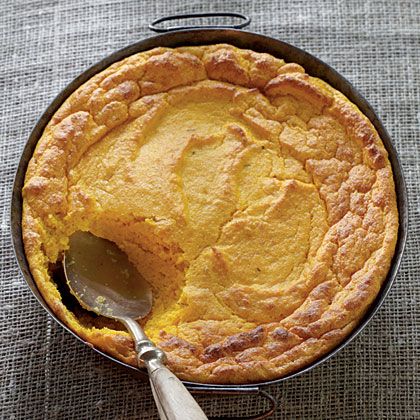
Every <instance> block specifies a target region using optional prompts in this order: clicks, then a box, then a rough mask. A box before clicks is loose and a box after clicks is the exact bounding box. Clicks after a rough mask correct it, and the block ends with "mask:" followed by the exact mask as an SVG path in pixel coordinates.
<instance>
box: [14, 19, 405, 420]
mask: <svg viewBox="0 0 420 420" xmlns="http://www.w3.org/2000/svg"><path fill="white" fill-rule="evenodd" d="M231 15H232V14H231ZM234 16H236V17H241V16H242V15H239V14H234ZM178 17H179V16H178ZM181 17H191V16H190V15H188V16H181ZM172 18H173V17H170V18H169V19H159V20H158V21H155V22H154V23H153V24H152V25H151V28H152V29H154V30H156V28H155V27H154V26H153V25H154V24H155V23H159V22H162V21H164V20H172ZM244 18H246V17H244ZM246 19H247V23H249V18H246ZM167 30H168V29H162V28H159V29H158V31H160V32H162V31H167ZM217 43H228V44H232V45H235V46H237V47H239V48H245V49H251V50H254V51H257V52H265V53H268V54H271V55H273V56H275V57H279V58H283V59H284V60H285V61H286V62H295V63H298V64H300V65H302V66H303V67H304V68H305V70H306V72H307V73H308V74H310V75H312V76H315V77H318V78H320V79H322V80H324V81H326V82H327V83H329V84H330V85H331V86H333V87H334V88H335V89H337V90H339V91H341V92H342V93H343V94H344V95H346V96H347V98H349V99H350V101H352V102H353V103H355V104H356V105H357V106H358V107H359V108H360V110H361V111H362V112H363V113H364V114H365V115H366V116H367V117H368V118H369V119H370V121H371V122H372V124H373V125H374V126H375V128H376V130H377V131H378V133H379V135H380V137H381V139H382V141H383V143H384V145H385V147H386V149H387V151H388V154H389V159H390V162H391V165H392V169H393V174H394V181H395V188H396V193H397V205H398V211H399V223H400V225H399V232H398V241H397V245H396V249H395V255H394V257H393V260H392V265H391V268H390V270H389V273H388V275H387V278H386V279H385V281H384V283H383V285H382V288H381V290H380V292H379V294H378V295H377V297H376V299H375V301H374V302H373V303H372V305H371V306H370V308H369V310H368V312H367V313H366V315H365V316H364V318H363V319H362V320H361V322H360V323H359V325H358V326H357V327H356V328H355V329H354V330H353V332H352V333H351V334H350V335H349V336H348V337H347V338H346V339H345V340H343V342H341V343H340V344H339V345H338V346H337V347H336V348H334V349H333V350H332V351H330V352H329V353H328V354H326V355H324V356H322V357H321V358H319V359H318V360H317V361H315V362H313V363H311V364H310V365H308V366H306V367H304V368H302V369H300V370H298V371H297V372H294V373H292V374H290V375H287V376H284V377H282V378H279V379H276V380H272V381H265V382H260V383H251V384H243V385H213V384H203V383H194V382H188V381H184V383H185V384H186V385H187V386H188V387H189V388H190V389H191V390H192V391H193V392H197V393H211V392H217V393H232V394H237V393H243V392H245V393H251V394H252V393H259V394H261V393H262V394H265V395H264V396H265V397H267V398H269V396H267V394H266V393H265V392H264V391H263V390H261V387H265V386H267V385H272V384H278V383H281V382H283V381H286V380H288V379H290V378H293V377H296V376H298V375H301V374H303V373H305V372H308V371H310V370H311V369H313V368H315V367H316V366H318V365H320V364H321V363H324V362H325V361H327V360H328V359H330V358H331V357H332V356H334V355H335V354H336V353H337V352H339V351H340V350H341V349H342V348H344V347H345V346H347V345H348V344H349V343H350V342H351V341H352V340H353V339H354V338H355V337H356V336H357V335H358V334H360V332H361V331H362V330H363V329H364V328H365V327H366V325H367V324H368V322H369V321H370V320H371V319H372V317H373V316H374V315H375V313H376V312H377V311H378V309H379V308H380V306H381V305H382V303H383V301H384V299H385V297H386V296H387V294H388V292H389V290H390V288H391V286H392V284H393V282H394V280H395V278H396V275H397V271H398V268H399V266H400V263H401V259H402V255H403V251H404V247H405V243H406V239H407V229H408V199H407V191H406V186H405V181H404V176H403V173H402V169H401V164H400V162H399V159H398V156H397V152H396V150H395V148H394V146H393V144H392V141H391V139H390V136H389V134H388V133H387V131H386V129H385V127H384V125H383V124H382V122H381V120H380V119H379V117H378V116H377V115H376V114H375V112H374V110H373V109H372V107H371V106H370V105H369V103H368V102H367V101H366V99H365V98H364V97H363V96H362V95H361V94H360V93H359V92H358V91H357V90H356V89H355V88H354V87H353V86H352V85H351V83H350V82H348V81H347V80H346V79H345V78H344V77H343V76H341V75H340V74H339V73H337V72H336V71H335V70H334V69H332V68H331V67H330V66H329V65H328V64H326V63H324V62H322V61H321V60H319V59H318V58H316V57H314V56H312V55H311V54H309V53H307V52H305V51H303V50H301V49H299V48H297V47H294V46H292V45H290V44H287V43H285V42H283V41H280V40H277V39H274V38H270V37H267V36H264V35H260V34H256V33H252V32H247V31H242V30H238V29H227V28H226V27H225V26H223V27H222V28H220V27H213V28H209V27H206V28H205V29H203V28H190V29H187V30H185V29H182V30H179V29H178V27H175V28H171V29H170V31H169V32H167V33H165V34H162V35H158V36H154V37H150V38H147V39H144V40H142V41H139V42H137V43H135V44H133V45H130V46H128V47H126V48H123V49H122V50H119V51H117V52H115V53H113V54H111V55H110V56H108V57H106V58H105V59H103V60H102V61H100V62H99V63H97V64H95V65H94V66H92V67H90V68H89V69H88V70H86V71H85V72H83V73H82V74H81V75H80V76H79V77H77V78H76V79H75V80H73V81H72V82H71V83H70V84H69V85H68V86H67V87H66V88H65V89H64V90H63V91H62V92H61V93H60V94H59V95H58V96H57V97H56V98H55V99H54V101H53V102H52V103H51V105H50V106H49V107H48V108H47V110H46V111H45V112H44V114H43V115H42V116H41V118H40V119H39V120H38V122H37V124H36V126H35V127H34V129H33V131H32V133H31V135H30V137H29V140H28V141H27V143H26V145H25V147H24V150H23V153H22V156H21V159H20V163H19V166H18V169H17V172H16V176H15V181H14V186H13V193H12V202H11V233H12V240H13V246H14V250H15V254H16V259H17V261H18V264H19V267H20V269H21V272H22V274H23V277H24V279H25V281H26V282H27V284H28V286H29V287H30V289H31V290H32V292H33V294H34V295H35V296H36V298H37V299H38V301H39V303H40V304H41V305H42V306H43V307H44V309H45V310H46V311H47V312H48V313H49V314H50V316H51V317H52V318H54V319H55V321H57V322H58V323H59V324H60V325H61V326H62V327H63V328H65V329H66V330H67V331H69V332H70V333H71V334H73V335H75V336H76V337H77V338H78V339H79V340H81V341H83V340H82V339H81V338H80V337H79V336H77V335H76V334H75V333H74V332H73V331H71V330H70V329H69V328H68V327H67V326H66V325H64V324H63V322H62V321H60V320H59V319H58V317H57V316H56V315H55V314H54V313H53V311H52V310H51V309H50V307H49V306H48V303H47V302H46V301H45V300H44V299H43V297H42V296H41V294H40V292H39V290H38V289H37V286H36V284H35V281H34V279H33V277H32V275H31V272H30V270H29V266H28V261H27V260H26V257H25V252H24V247H23V241H22V228H21V222H22V194H21V191H22V187H23V183H24V178H25V173H26V169H27V165H28V162H29V160H30V159H31V157H32V154H33V151H34V149H35V146H36V144H37V142H38V140H39V138H40V137H41V135H42V133H43V131H44V128H45V126H46V125H47V123H48V122H49V120H50V119H51V117H52V116H53V115H54V113H55V112H56V111H57V110H58V108H59V107H60V106H61V105H62V103H63V102H64V101H65V100H66V99H67V97H68V96H69V95H70V94H71V93H72V92H74V91H75V90H76V89H77V88H78V87H79V86H81V85H82V84H83V83H85V82H86V81H87V80H89V79H90V78H91V77H92V76H94V75H95V74H96V73H98V72H100V71H102V70H104V69H105V68H107V67H108V66H110V65H111V64H112V63H114V62H116V61H119V60H122V59H123V58H125V57H128V56H130V55H132V54H135V53H138V52H141V51H146V50H149V49H152V48H155V47H179V46H192V45H208V44H217ZM86 344H88V343H86ZM90 347H92V346H90ZM94 350H95V351H96V352H98V353H100V354H102V355H103V356H105V357H107V358H108V359H110V360H112V361H113V362H114V363H116V364H118V365H121V366H123V367H125V368H126V369H129V370H131V371H132V372H133V373H135V374H136V375H139V376H140V377H141V378H143V379H146V378H147V374H146V373H145V371H143V370H142V369H137V368H134V367H132V366H130V365H127V364H125V363H123V362H121V361H119V360H117V359H115V358H113V357H111V356H109V355H107V354H105V353H103V352H101V351H99V350H97V349H94ZM255 418H257V417H255ZM258 418H262V417H258Z"/></svg>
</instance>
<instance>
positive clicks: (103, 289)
mask: <svg viewBox="0 0 420 420" xmlns="http://www.w3.org/2000/svg"><path fill="white" fill-rule="evenodd" d="M69 241H70V247H69V249H68V250H67V251H66V252H65V254H64V259H63V266H64V273H65V276H66V280H67V283H68V285H69V287H70V290H71V292H72V293H73V294H74V296H76V298H77V299H78V301H79V302H80V304H81V305H82V306H83V307H84V308H86V309H88V310H90V311H93V312H95V313H97V314H98V315H103V316H106V317H108V318H113V319H116V320H118V321H120V322H121V323H123V324H124V325H125V327H126V328H127V330H128V331H129V332H130V334H131V336H132V337H133V340H134V343H135V349H136V353H137V360H138V363H139V364H140V365H141V364H144V365H145V366H146V368H147V371H148V373H149V379H150V385H151V387H152V391H153V396H154V398H155V402H156V405H157V408H158V411H159V415H160V418H161V419H163V420H204V419H207V417H206V415H205V414H204V413H203V411H202V410H201V408H200V406H199V405H198V404H197V402H196V401H195V399H194V398H193V397H192V395H191V394H190V393H189V391H188V390H187V388H185V386H184V385H183V383H182V382H181V381H180V380H179V379H178V378H177V377H176V376H175V375H174V374H173V373H172V372H171V371H170V370H169V369H168V368H167V367H166V366H165V365H164V363H165V360H166V357H165V353H164V352H163V351H162V350H160V349H159V348H157V347H156V346H155V345H154V344H153V343H152V342H151V341H150V340H149V339H148V338H147V336H146V334H145V333H144V331H143V330H142V328H141V327H140V325H139V324H138V323H137V322H136V321H135V320H136V319H139V318H143V317H144V316H146V315H147V314H148V313H149V312H150V310H151V308H152V291H151V289H150V286H149V284H148V283H147V282H146V281H145V280H144V278H143V277H142V276H141V275H140V273H139V272H138V271H137V269H136V268H135V267H134V266H133V265H132V264H131V262H130V261H129V260H128V257H127V255H126V254H125V253H124V252H123V251H121V250H120V249H119V248H118V247H117V245H116V244H115V243H113V242H111V241H108V240H106V239H102V238H99V237H97V236H95V235H93V234H91V233H88V232H76V233H74V234H73V235H72V236H71V237H70V240H69Z"/></svg>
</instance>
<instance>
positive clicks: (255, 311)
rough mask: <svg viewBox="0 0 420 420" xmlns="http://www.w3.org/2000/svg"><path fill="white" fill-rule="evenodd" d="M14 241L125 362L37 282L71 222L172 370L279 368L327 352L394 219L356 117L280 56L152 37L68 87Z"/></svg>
mask: <svg viewBox="0 0 420 420" xmlns="http://www.w3.org/2000/svg"><path fill="white" fill-rule="evenodd" d="M22 223H23V240H24V244H25V251H26V255H27V258H28V261H29V264H30V268H31V271H32V275H33V277H34V278H35V281H36V284H37V286H38V288H39V290H40V292H41V293H42V295H43V296H44V298H45V299H46V301H47V302H48V304H49V305H50V307H51V308H52V310H53V311H54V312H55V313H56V315H57V316H58V317H59V318H60V319H61V320H62V321H63V322H65V323H66V324H67V325H68V326H69V327H70V328H71V329H72V330H73V331H75V332H76V333H77V334H78V335H79V336H80V337H82V338H83V339H84V340H86V341H88V342H90V343H91V344H92V345H93V346H95V347H96V348H98V349H100V350H102V351H105V352H107V353H108V354H110V355H112V356H114V357H116V358H118V359H120V360H122V361H124V362H126V363H129V364H132V365H136V358H135V354H134V351H133V343H132V340H131V338H130V336H129V335H128V333H127V332H126V331H125V330H124V328H123V327H122V326H121V325H119V324H117V323H116V322H114V321H111V320H107V319H105V318H102V317H98V316H96V315H95V314H92V313H89V312H87V311H85V310H82V309H81V308H73V307H71V306H69V305H67V306H66V302H65V300H64V301H63V299H62V292H61V291H59V288H58V286H57V281H56V279H55V277H53V275H52V274H53V273H52V271H53V270H52V267H53V266H54V264H57V263H58V264H59V261H60V258H61V255H62V253H63V251H64V250H65V249H66V248H67V246H68V238H69V236H70V235H71V234H72V233H73V232H75V231H78V230H83V231H90V232H92V233H93V234H95V235H97V236H100V237H104V238H106V239H109V240H111V241H114V242H115V243H116V244H117V245H118V246H119V247H120V248H121V249H122V250H124V251H125V252H126V253H127V254H128V256H129V258H130V260H131V261H132V262H133V263H134V264H135V265H136V267H137V269H138V270H139V271H140V273H141V274H142V275H143V276H144V277H145V278H146V280H147V281H148V282H150V284H151V286H152V288H153V294H154V303H153V308H152V312H151V314H150V315H149V316H148V317H147V318H146V319H145V320H143V321H141V322H142V323H143V325H144V328H145V331H146V333H147V334H148V336H149V337H150V338H151V339H152V340H153V341H154V342H155V343H156V344H157V345H159V346H160V347H161V348H162V349H163V350H164V351H165V352H166V354H167V355H168V364H169V367H170V369H172V370H173V371H174V372H175V373H176V374H177V375H178V376H179V377H180V378H182V379H184V380H190V381H198V382H205V383H223V384H227V383H250V382H255V381H263V380H269V379H275V378H279V377H282V376H284V375H286V374H290V373H292V372H294V371H296V370H298V369H299V368H302V367H303V366H305V365H308V364H309V363H311V362H313V361H314V360H316V359H317V358H319V357H320V356H322V355H324V354H325V353H327V352H328V351H330V350H331V349H333V348H334V347H335V346H336V345H337V344H338V343H339V342H340V341H342V340H343V338H345V337H346V336H347V335H348V334H349V333H350V332H351V331H352V329H353V328H354V327H355V326H356V325H357V324H358V322H359V321H360V319H361V317H362V316H363V315H364V313H365V312H366V310H367V308H368V307H369V305H370V304H371V303H372V301H373V300H374V299H375V297H376V295H377V293H378V291H379V289H380V287H381V284H382V282H383V281H384V279H385V277H386V275H387V272H388V270H389V267H390V263H391V259H392V257H393V253H394V248H395V243H396V239H397V231H398V212H397V206H396V197H395V188H394V182H393V174H392V169H391V165H390V163H389V160H388V157H387V152H386V150H385V148H384V146H383V144H382V141H381V139H380V138H379V136H378V134H377V132H376V131H375V129H374V127H373V126H372V124H371V123H370V122H369V120H368V119H367V118H366V117H365V116H364V115H363V114H362V113H361V112H360V111H359V109H358V108H357V107H356V106H355V105H354V104H352V103H351V102H350V101H349V100H348V99H347V98H346V97H344V96H343V95H342V94H341V93H339V92H338V91H336V90H334V89H333V88H332V87H331V86H329V85H328V84H326V83H325V82H323V81H322V80H319V79H317V78H314V77H311V76H309V75H307V74H306V73H305V71H304V69H303V68H302V67H301V66H300V65H298V64H294V63H285V62H284V61H283V60H281V59H277V58H274V57H272V56H270V55H268V54H262V53H256V52H253V51H250V50H243V49H238V48H236V47H233V46H231V45H210V46H200V47H183V48H175V49H169V48H156V49H153V50H150V51H147V52H143V53H139V54H135V55H133V56H130V57H128V58H126V59H124V60H122V61H120V62H118V63H115V64H113V65H112V66H110V67H109V68H107V69H106V70H104V71H103V72H101V73H99V74H97V75H96V76H94V77H93V78H92V79H90V80H89V81H88V82H86V83H85V84H84V85H82V86H81V87H80V88H79V89H78V90H77V91H75V92H74V93H73V94H72V95H71V96H70V97H69V98H68V99H67V100H66V102H65V103H64V104H63V105H62V107H61V108H60V109H59V110H58V111H57V113H56V114H55V115H54V117H53V118H52V119H51V121H50V122H49V124H48V126H47V127H46V129H45V131H44V133H43V135H42V137H41V139H40V140H39V142H38V145H37V147H36V150H35V152H34V155H33V157H32V159H31V161H30V163H29V166H28V169H27V173H26V179H25V185H24V188H23V221H22Z"/></svg>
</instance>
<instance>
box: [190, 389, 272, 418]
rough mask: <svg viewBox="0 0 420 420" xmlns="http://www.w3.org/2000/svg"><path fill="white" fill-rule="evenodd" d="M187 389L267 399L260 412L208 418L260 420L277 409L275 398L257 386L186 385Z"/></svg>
mask: <svg viewBox="0 0 420 420" xmlns="http://www.w3.org/2000/svg"><path fill="white" fill-rule="evenodd" d="M187 388H188V390H189V391H190V392H191V394H193V395H194V394H195V395H216V394H217V395H258V396H260V397H262V398H264V399H265V400H267V401H268V408H267V410H266V411H264V412H263V413H261V414H257V415H255V416H247V417H227V416H221V417H209V420H222V419H225V420H261V419H265V418H267V417H269V416H271V415H272V414H273V413H274V412H275V411H276V409H277V400H276V399H275V398H274V397H273V396H272V395H271V394H269V393H268V392H266V391H263V390H262V389H260V388H259V387H251V388H241V387H232V388H230V387H229V388H223V387H211V386H202V387H199V386H188V385H187Z"/></svg>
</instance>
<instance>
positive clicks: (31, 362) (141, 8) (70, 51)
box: [0, 0, 420, 419]
mask: <svg viewBox="0 0 420 420" xmlns="http://www.w3.org/2000/svg"><path fill="white" fill-rule="evenodd" d="M224 9H225V10H233V11H235V10H236V11H241V12H243V13H246V14H249V15H251V16H252V18H253V22H252V26H251V27H250V30H252V31H255V32H260V33H263V34H267V35H271V36H273V37H276V38H279V39H282V40H285V41H287V42H290V43H292V44H294V45H296V46H299V47H301V48H303V49H305V50H307V51H309V52H311V53H313V54H315V55H317V56H318V57H320V58H321V59H323V60H325V61H326V62H327V63H329V64H331V65H332V66H333V67H335V68H336V69H337V70H338V71H339V72H341V73H342V74H343V75H345V76H346V77H347V78H348V79H349V80H350V81H352V82H353V83H354V85H355V86H356V87H357V88H358V89H359V90H360V91H361V92H362V93H363V94H364V95H365V96H366V97H367V98H368V100H369V101H370V103H371V104H372V105H373V106H374V108H375V109H376V110H377V112H378V114H379V116H380V117H381V118H382V119H383V122H384V123H385V126H386V127H387V128H388V130H389V132H390V134H391V137H392V138H393V139H394V142H395V144H396V147H397V149H398V152H399V154H400V157H401V161H402V164H403V167H404V171H405V175H406V180H407V183H408V188H409V196H410V218H411V226H410V238H409V242H408V249H407V251H406V254H405V259H404V263H403V266H402V269H401V270H400V274H399V276H398V279H397V282H396V284H395V286H394V288H393V290H392V291H391V294H390V295H389V297H388V299H387V300H386V303H385V304H384V306H383V307H382V309H381V310H380V312H379V313H378V315H377V316H376V318H375V319H374V320H373V322H372V323H371V324H370V326H369V327H368V328H367V329H366V330H365V331H364V333H363V334H362V335H361V336H360V337H359V338H358V339H357V340H356V341H354V342H353V343H352V344H351V345H350V346H348V347H347V348H346V349H345V350H344V351H342V352H341V353H340V354H339V355H337V356H336V357H334V358H333V359H332V360H331V361H329V362H327V363H325V364H324V365H323V366H321V367H319V368H317V369H315V370H313V371H312V372H311V373H309V374H305V375H303V376H301V377H298V378H296V379H293V380H290V381H288V382H286V383H284V384H281V385H279V386H272V387H270V388H269V391H270V392H271V393H272V394H273V395H275V396H276V397H277V398H278V399H279V401H280V409H279V410H278V411H277V413H276V416H275V417H276V418H281V419H290V418H320V419H327V418H337V419H338V418H345V419H353V418H354V419H356V418H357V419H359V418H360V419H374V418H387V419H391V418H392V419H414V418H420V406H419V397H420V395H419V389H420V379H419V378H420V371H419V355H420V352H419V347H420V342H419V338H420V331H419V324H420V312H419V295H420V280H419V275H420V268H419V249H420V236H419V235H420V200H419V196H420V188H419V184H420V176H419V173H420V153H419V149H420V143H419V141H420V140H419V124H420V110H419V102H420V90H419V85H420V75H419V74H420V2H418V1H417V2H416V1H391V0H389V1H366V0H361V1H352V2H347V1H336V0H330V1H320V0H318V1H308V0H281V1H280V0H279V1H275V0H265V1H256V2H251V1H232V2H222V1H217V2H210V1H208V2H205V1H199V0H190V1H181V0H162V1H157V2H154V1H140V0H133V1H124V0H99V1H94V0H91V1H84V0H79V1H74V0H65V1H57V0H50V1H34V0H32V1H18V0H14V1H12V0H10V1H7V2H6V1H4V2H3V1H2V2H1V4H0V53H1V54H0V63H1V65H0V92H1V95H0V150H1V152H0V156H1V168H0V169H1V176H0V191H1V197H2V199H1V204H0V211H1V278H0V281H1V283H0V287H1V294H0V320H1V323H0V331H1V332H0V343H1V344H0V362H1V371H0V395H1V400H0V417H1V418H4V419H137V418H142V419H148V418H156V411H155V408H154V403H153V400H152V397H151V393H150V390H149V387H148V385H146V384H141V383H139V382H138V381H137V380H136V379H133V377H131V376H130V375H129V374H127V373H125V372H122V371H120V370H119V369H118V368H116V367H115V366H113V365H112V364H111V363H110V362H108V361H107V360H105V359H104V358H102V357H101V356H99V355H97V354H95V353H94V352H93V351H91V350H90V349H89V348H87V347H86V346H83V345H82V344H81V343H79V342H78V341H77V340H75V339H74V338H73V337H72V336H71V335H70V334H69V333H67V332H65V331H63V329H62V328H61V327H59V326H58V325H56V323H55V322H54V321H53V320H51V319H50V318H49V317H48V316H47V315H46V313H45V312H44V310H43V309H42V308H41V307H40V305H39V304H38V303H37V302H36V300H35V298H34V297H33V296H32V295H31V293H30V292H29V290H28V288H27V286H26V284H25V283H24V281H23V279H22V277H21V275H20V273H19V271H18V268H17V265H16V263H15V260H14V257H13V252H12V249H11V245H10V240H9V235H10V232H9V198H10V191H11V184H12V179H13V175H14V172H15V169H16V165H17V162H18V159H19V156H20V153H21V150H22V148H23V145H24V143H25V141H26V139H27V137H28V135H29V133H30V130H31V128H32V126H33V125H34V124H35V122H36V120H37V117H38V116H39V115H40V113H41V112H42V111H43V110H44V109H45V108H46V106H47V105H48V104H49V103H50V101H51V100H52V98H53V97H54V96H55V95H56V94H57V93H58V92H59V91H60V90H61V89H62V88H63V87H64V86H65V85H66V84H67V83H69V82H70V81H71V80H72V79H73V78H74V77H75V76H77V75H78V74H79V73H80V72H82V71H83V70H84V69H85V68H86V67H88V66H90V65H91V64H93V63H95V62H96V61H98V60H99V59H101V58H103V57H105V56H106V55H108V54H109V53H111V52H112V51H114V50H116V49H119V48H122V47H123V46H126V45H128V44H130V43H133V42H134V41H137V40H139V39H141V38H143V37H146V36H150V35H151V33H149V31H148V30H147V24H148V23H149V22H150V21H151V20H152V19H153V18H155V17H158V16H162V15H166V14H171V13H176V12H178V13H179V12H188V11H195V12H198V11H207V10H224ZM200 402H201V404H202V406H203V407H204V409H205V411H206V412H207V413H208V414H209V415H228V414H231V415H232V414H236V415H250V414H254V413H256V412H258V411H259V410H261V409H262V408H264V407H265V405H264V403H263V402H261V401H259V400H257V399H255V398H250V397H240V398H236V399H230V398H221V397H212V398H200Z"/></svg>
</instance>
